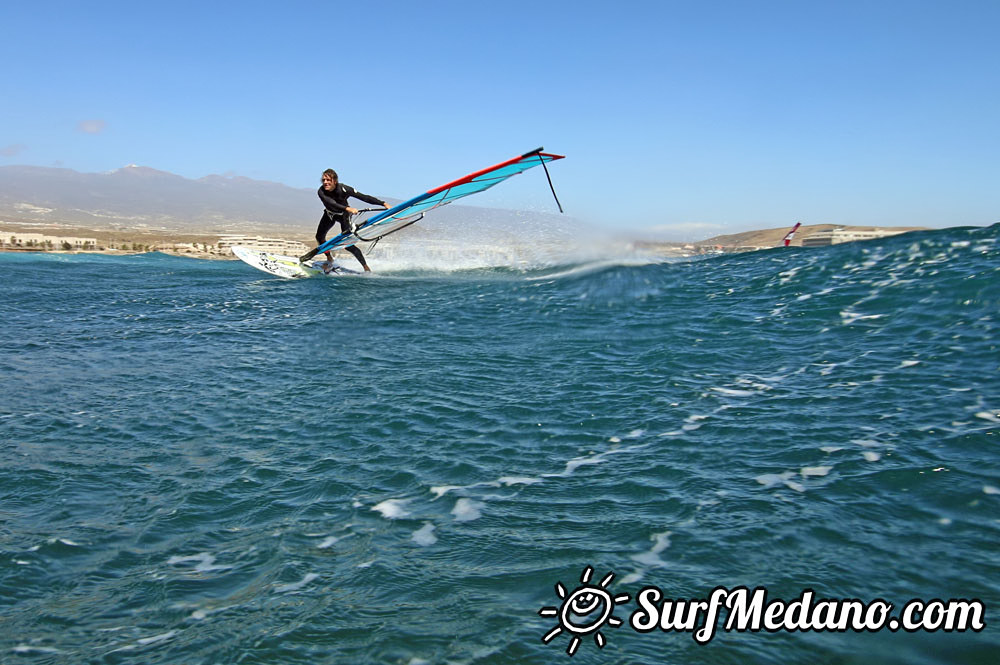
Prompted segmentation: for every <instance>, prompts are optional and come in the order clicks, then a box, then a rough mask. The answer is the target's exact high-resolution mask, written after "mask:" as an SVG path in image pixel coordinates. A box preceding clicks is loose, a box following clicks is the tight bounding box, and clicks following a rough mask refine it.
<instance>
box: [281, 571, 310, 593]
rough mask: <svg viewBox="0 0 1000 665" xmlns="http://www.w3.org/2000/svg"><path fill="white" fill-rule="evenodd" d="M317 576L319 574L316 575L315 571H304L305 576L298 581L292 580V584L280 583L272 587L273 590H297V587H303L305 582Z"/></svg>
mask: <svg viewBox="0 0 1000 665" xmlns="http://www.w3.org/2000/svg"><path fill="white" fill-rule="evenodd" d="M318 578H319V575H317V574H316V573H306V576H305V577H303V578H302V579H301V580H299V581H298V582H293V583H292V584H282V585H280V586H276V587H274V592H275V593H289V592H291V591H298V590H299V589H301V588H303V587H304V586H306V585H307V584H309V583H310V582H312V581H313V580H315V579H318Z"/></svg>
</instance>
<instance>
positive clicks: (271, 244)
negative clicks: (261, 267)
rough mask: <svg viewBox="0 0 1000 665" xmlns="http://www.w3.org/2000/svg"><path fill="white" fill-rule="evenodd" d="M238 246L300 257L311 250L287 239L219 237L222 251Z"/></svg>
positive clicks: (232, 235)
mask: <svg viewBox="0 0 1000 665" xmlns="http://www.w3.org/2000/svg"><path fill="white" fill-rule="evenodd" d="M236 246H241V247H248V248H250V249H255V250H257V251H259V252H270V253H271V254H281V255H283V256H299V255H300V254H305V253H306V252H307V251H309V249H310V247H308V246H306V245H305V244H304V243H301V242H299V241H297V240H287V239H285V238H262V237H260V236H249V235H238V234H229V235H223V236H219V247H220V248H221V249H225V250H229V249H230V248H232V247H236Z"/></svg>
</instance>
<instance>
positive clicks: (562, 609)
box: [538, 566, 629, 656]
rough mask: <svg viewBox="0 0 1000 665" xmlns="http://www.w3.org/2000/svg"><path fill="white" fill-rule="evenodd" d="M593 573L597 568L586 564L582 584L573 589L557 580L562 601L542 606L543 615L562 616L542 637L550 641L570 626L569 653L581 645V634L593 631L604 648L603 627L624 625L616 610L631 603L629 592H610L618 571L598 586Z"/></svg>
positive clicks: (596, 639)
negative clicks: (624, 604)
mask: <svg viewBox="0 0 1000 665" xmlns="http://www.w3.org/2000/svg"><path fill="white" fill-rule="evenodd" d="M593 574H594V569H593V568H591V567H590V566H587V567H586V568H584V569H583V574H582V575H580V582H581V585H580V586H578V587H577V588H576V589H574V590H573V592H572V593H567V592H566V587H564V586H563V585H562V582H559V583H557V584H556V595H558V596H559V597H560V598H562V601H563V602H562V605H560V606H559V607H543V608H542V609H540V610H538V614H539V616H543V617H559V624H558V625H557V626H556V627H555V628H553V629H552V630H550V631H549V632H548V633H546V635H545V637H543V638H542V642H543V643H544V644H548V643H549V642H551V641H552V640H553V639H554V638H555V637H556V635H559V634H560V633H561V632H563V631H564V630H566V631H569V632H570V633H572V634H573V638H572V639H571V640H570V641H569V646H568V647H566V653H568V654H569V655H570V656H572V655H573V654H575V653H576V650H577V649H578V648H579V647H580V638H581V637H585V636H587V635H590V634H591V633H593V635H594V643H596V644H597V647H598V648H599V649H603V648H604V645H605V644H607V640H606V639H605V638H604V635H602V634H601V628H602V627H604V625H605V624H607V625H609V626H614V627H615V628H617V627H618V626H620V625H622V620H621V619H619V618H618V617H616V616H614V615H613V614H612V612H613V611H614V609H615V605H617V604H618V603H627V602H628V600H629V595H628V594H627V593H624V594H620V595H617V596H612V595H611V594H610V593H609V592H608V590H607V587H608V585H609V584H611V580H613V579H614V578H615V574H614V573H608V574H607V575H606V576H605V578H604V579H603V580H601V582H600V584H598V585H597V586H594V585H592V584H591V583H590V578H591V575H593Z"/></svg>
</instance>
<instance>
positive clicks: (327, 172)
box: [323, 169, 340, 181]
mask: <svg viewBox="0 0 1000 665" xmlns="http://www.w3.org/2000/svg"><path fill="white" fill-rule="evenodd" d="M323 175H328V176H330V177H331V178H333V179H334V180H338V181H339V180H340V178H338V177H337V172H336V171H334V170H333V169H327V170H325V171H323Z"/></svg>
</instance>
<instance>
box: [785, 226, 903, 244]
mask: <svg viewBox="0 0 1000 665" xmlns="http://www.w3.org/2000/svg"><path fill="white" fill-rule="evenodd" d="M899 233H905V231H902V230H899V229H872V230H870V231H860V230H857V229H844V228H836V229H831V230H829V231H817V232H816V233H813V234H812V235H810V236H808V237H805V238H803V239H802V246H803V247H822V246H825V245H838V244H840V243H842V242H854V241H855V240H873V239H875V238H885V237H886V236H894V235H897V234H899Z"/></svg>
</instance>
